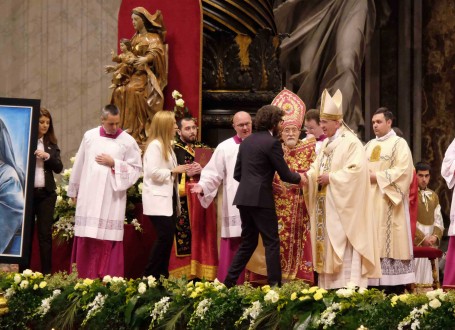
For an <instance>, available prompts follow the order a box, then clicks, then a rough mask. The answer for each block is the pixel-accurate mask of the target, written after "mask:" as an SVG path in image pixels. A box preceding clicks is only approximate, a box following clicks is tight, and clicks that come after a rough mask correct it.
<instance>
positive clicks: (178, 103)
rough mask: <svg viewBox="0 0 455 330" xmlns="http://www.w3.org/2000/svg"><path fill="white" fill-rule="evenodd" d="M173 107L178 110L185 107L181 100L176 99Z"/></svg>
mask: <svg viewBox="0 0 455 330" xmlns="http://www.w3.org/2000/svg"><path fill="white" fill-rule="evenodd" d="M175 105H176V106H178V107H180V108H183V107H184V106H185V101H183V99H178V100H176V101H175Z"/></svg>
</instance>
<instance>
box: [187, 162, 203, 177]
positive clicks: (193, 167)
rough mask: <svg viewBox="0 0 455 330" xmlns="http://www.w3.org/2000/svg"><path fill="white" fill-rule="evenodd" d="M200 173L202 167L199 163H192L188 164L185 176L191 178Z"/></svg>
mask: <svg viewBox="0 0 455 330" xmlns="http://www.w3.org/2000/svg"><path fill="white" fill-rule="evenodd" d="M201 171H202V166H201V165H200V164H199V163H196V162H192V163H191V164H189V167H188V169H187V171H186V174H187V175H188V176H189V177H191V176H195V175H198V174H201Z"/></svg>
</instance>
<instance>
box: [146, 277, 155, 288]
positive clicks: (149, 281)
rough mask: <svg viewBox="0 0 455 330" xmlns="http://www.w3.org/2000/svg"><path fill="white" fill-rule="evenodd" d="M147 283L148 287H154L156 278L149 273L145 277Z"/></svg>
mask: <svg viewBox="0 0 455 330" xmlns="http://www.w3.org/2000/svg"><path fill="white" fill-rule="evenodd" d="M147 284H148V286H149V287H151V288H154V287H155V286H156V278H155V277H153V276H152V275H150V276H149V277H147Z"/></svg>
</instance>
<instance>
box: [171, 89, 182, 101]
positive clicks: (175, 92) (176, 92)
mask: <svg viewBox="0 0 455 330" xmlns="http://www.w3.org/2000/svg"><path fill="white" fill-rule="evenodd" d="M181 97H182V94H180V92H179V91H177V90H174V91H173V92H172V98H173V99H174V100H177V99H178V98H181Z"/></svg>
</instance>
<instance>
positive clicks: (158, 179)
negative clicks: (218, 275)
mask: <svg viewBox="0 0 455 330" xmlns="http://www.w3.org/2000/svg"><path fill="white" fill-rule="evenodd" d="M176 131H177V124H176V122H175V116H174V113H173V112H172V111H165V110H164V111H158V112H157V113H156V114H155V115H154V116H153V120H152V124H151V128H150V137H149V144H148V146H147V150H146V151H145V155H144V167H143V169H144V183H143V187H142V204H143V208H144V215H147V216H148V218H149V219H150V221H151V222H152V224H153V226H154V227H155V231H156V235H157V239H156V241H155V243H154V244H153V247H152V251H151V253H150V257H149V261H148V264H147V266H146V268H145V272H144V275H145V276H148V275H153V276H154V277H156V278H160V276H161V275H163V276H165V277H168V276H169V271H168V268H169V258H170V256H171V249H172V243H173V241H174V231H175V225H176V219H177V215H178V213H177V212H179V210H180V205H179V204H180V203H179V196H178V184H177V179H176V177H177V174H178V173H184V172H185V171H186V170H187V168H188V166H189V165H178V164H177V159H176V157H175V154H174V150H173V149H172V140H173V139H174V136H175V133H176Z"/></svg>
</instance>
